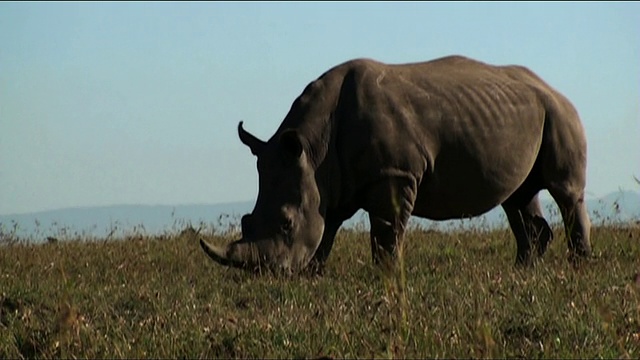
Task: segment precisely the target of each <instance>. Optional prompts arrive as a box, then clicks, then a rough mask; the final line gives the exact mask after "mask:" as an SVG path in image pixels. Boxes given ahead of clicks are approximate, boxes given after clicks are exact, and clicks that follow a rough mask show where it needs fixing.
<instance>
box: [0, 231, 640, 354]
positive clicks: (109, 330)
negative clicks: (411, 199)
mask: <svg viewBox="0 0 640 360" xmlns="http://www.w3.org/2000/svg"><path fill="white" fill-rule="evenodd" d="M554 233H555V235H556V239H555V240H554V242H553V243H552V244H551V246H550V249H549V251H548V253H547V254H546V256H545V258H544V260H543V261H541V262H539V263H538V264H537V266H535V267H534V268H530V269H517V268H515V267H514V266H513V264H514V260H515V241H514V240H513V238H512V235H511V233H510V231H509V230H496V231H480V230H478V231H459V232H455V231H454V232H448V233H441V232H437V231H423V230H411V231H409V232H408V233H407V235H406V243H405V247H404V249H403V251H402V256H401V259H402V266H401V267H400V269H398V271H396V272H395V273H391V274H389V273H384V272H382V271H381V270H380V269H378V268H376V267H374V266H373V265H372V263H371V255H370V249H369V235H368V233H366V232H361V231H341V232H340V233H339V235H338V238H337V240H336V246H335V249H334V251H333V252H332V254H331V256H330V258H329V261H328V264H327V269H326V270H325V273H324V276H322V277H311V276H307V275H305V276H293V277H283V276H273V275H266V276H255V275H252V274H249V273H246V272H243V271H240V270H235V269H226V268H222V267H220V266H218V265H216V264H214V263H213V262H212V261H211V260H210V259H208V258H207V257H206V256H205V255H204V253H203V252H202V250H201V249H200V247H199V244H198V242H197V241H196V239H195V238H194V237H193V236H191V235H189V234H188V232H185V233H182V234H181V233H180V232H178V231H176V232H175V234H167V235H164V236H154V237H149V236H144V235H140V234H138V235H131V236H129V237H127V238H123V239H110V240H95V239H94V240H93V241H85V239H82V238H81V237H79V238H78V239H75V240H69V241H58V242H52V243H45V244H40V245H30V244H25V243H22V242H19V241H18V242H15V241H8V240H7V241H4V242H5V245H3V246H0V357H2V358H23V357H29V358H31V357H44V358H53V357H56V358H57V357H65V358H68V357H82V358H105V357H106V358H113V357H115V358H150V357H153V358H156V357H164V358H166V357H171V358H175V357H189V358H202V357H207V358H211V357H222V358H229V357H232V358H233V357H260V358H262V357H268V358H275V357H287V358H291V357H303V358H304V357H306V358H311V357H323V356H324V357H335V358H344V357H347V358H353V357H365V358H370V357H383V358H384V357H394V358H398V357H404V358H416V357H418V358H424V357H440V358H442V357H445V358H450V357H464V358H468V357H473V358H478V357H491V358H495V357H526V358H540V357H545V358H594V357H596V358H598V357H604V358H620V357H622V358H638V357H639V356H640V278H639V276H640V275H638V274H639V272H640V229H639V228H637V227H635V228H633V227H596V228H594V229H593V232H592V236H593V239H592V242H593V249H594V258H593V259H591V260H590V261H588V262H586V263H584V264H582V265H581V266H580V267H578V268H573V267H572V266H571V265H570V264H569V263H568V261H567V253H566V248H567V246H566V241H565V239H564V236H563V235H562V232H561V231H559V230H558V229H554ZM204 236H205V237H208V238H210V240H213V241H229V240H230V238H223V239H220V238H217V239H213V238H214V237H224V236H223V235H214V234H213V232H211V231H205V233H204Z"/></svg>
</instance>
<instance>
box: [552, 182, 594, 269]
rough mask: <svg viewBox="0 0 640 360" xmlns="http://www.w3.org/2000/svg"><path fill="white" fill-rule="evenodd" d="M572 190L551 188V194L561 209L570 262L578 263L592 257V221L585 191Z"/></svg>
mask: <svg viewBox="0 0 640 360" xmlns="http://www.w3.org/2000/svg"><path fill="white" fill-rule="evenodd" d="M571 189H572V188H570V187H568V188H564V187H560V188H550V189H549V192H550V193H551V196H553V198H554V200H555V201H556V203H557V204H558V208H560V214H561V215H562V221H563V222H564V228H565V233H566V235H567V239H568V245H569V260H570V261H572V262H576V261H577V260H579V259H580V258H586V257H588V256H590V255H591V243H590V233H591V221H590V220H589V215H588V213H587V206H586V204H585V201H584V191H583V190H580V191H572V190H571Z"/></svg>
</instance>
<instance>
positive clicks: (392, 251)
mask: <svg viewBox="0 0 640 360" xmlns="http://www.w3.org/2000/svg"><path fill="white" fill-rule="evenodd" d="M416 188H417V187H416V181H415V180H413V179H412V178H410V177H406V178H405V177H398V178H391V179H390V181H389V182H383V183H381V184H378V185H377V186H375V187H374V190H375V191H373V192H371V193H370V195H369V199H370V202H369V204H368V206H367V207H366V208H365V210H367V211H368V212H369V221H370V223H371V256H372V258H373V262H374V263H375V264H377V265H384V266H393V265H394V264H395V262H396V258H397V248H398V245H399V244H400V243H401V242H402V240H403V236H404V231H405V228H406V225H407V222H408V221H409V217H410V216H411V211H412V210H413V205H414V201H415V197H416Z"/></svg>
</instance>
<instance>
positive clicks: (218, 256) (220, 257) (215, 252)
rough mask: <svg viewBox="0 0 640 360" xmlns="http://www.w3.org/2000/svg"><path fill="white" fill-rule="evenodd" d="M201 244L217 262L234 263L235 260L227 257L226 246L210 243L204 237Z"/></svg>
mask: <svg viewBox="0 0 640 360" xmlns="http://www.w3.org/2000/svg"><path fill="white" fill-rule="evenodd" d="M200 246H201V247H202V250H204V252H205V253H206V254H207V255H209V257H210V258H212V259H213V260H214V261H215V262H217V263H220V264H221V265H224V266H231V265H234V264H233V262H232V261H231V260H229V259H228V258H227V249H226V248H222V247H220V246H217V245H212V244H209V243H208V242H206V241H204V240H203V239H200Z"/></svg>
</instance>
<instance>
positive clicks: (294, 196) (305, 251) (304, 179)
mask: <svg viewBox="0 0 640 360" xmlns="http://www.w3.org/2000/svg"><path fill="white" fill-rule="evenodd" d="M238 135H239V137H240V140H241V141H242V142H243V143H244V144H245V145H247V146H248V147H249V148H250V149H251V152H252V153H253V155H255V156H256V157H257V158H258V161H257V162H258V185H259V188H258V198H257V200H256V204H255V207H254V209H253V212H252V213H251V214H247V215H244V216H243V217H242V223H241V226H242V238H241V239H239V240H237V241H234V242H232V243H230V244H229V245H226V246H217V245H213V244H209V243H207V242H205V241H204V240H202V239H201V240H200V244H201V246H202V248H203V249H204V251H205V252H206V253H207V255H209V256H210V257H211V258H212V259H213V260H215V261H216V262H218V263H220V264H222V265H225V266H233V267H239V268H245V269H255V268H264V267H266V268H271V269H283V270H289V271H290V270H300V269H302V268H304V267H306V266H307V264H308V263H309V261H310V260H311V258H312V257H313V255H314V253H315V251H316V249H317V247H318V245H319V244H320V240H321V238H322V234H323V231H324V217H323V214H321V211H320V192H319V189H318V185H317V183H316V179H315V170H314V169H313V166H312V164H311V162H310V161H309V158H308V151H307V150H306V146H305V142H304V140H303V138H302V137H301V136H300V135H299V133H298V132H297V131H295V130H292V129H288V130H284V131H282V132H281V133H280V134H279V135H276V136H274V137H273V138H272V139H271V140H269V141H268V142H264V141H262V140H260V139H258V138H256V137H255V136H253V135H252V134H250V133H249V132H247V131H246V130H244V129H243V128H242V121H241V122H240V123H239V125H238Z"/></svg>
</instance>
